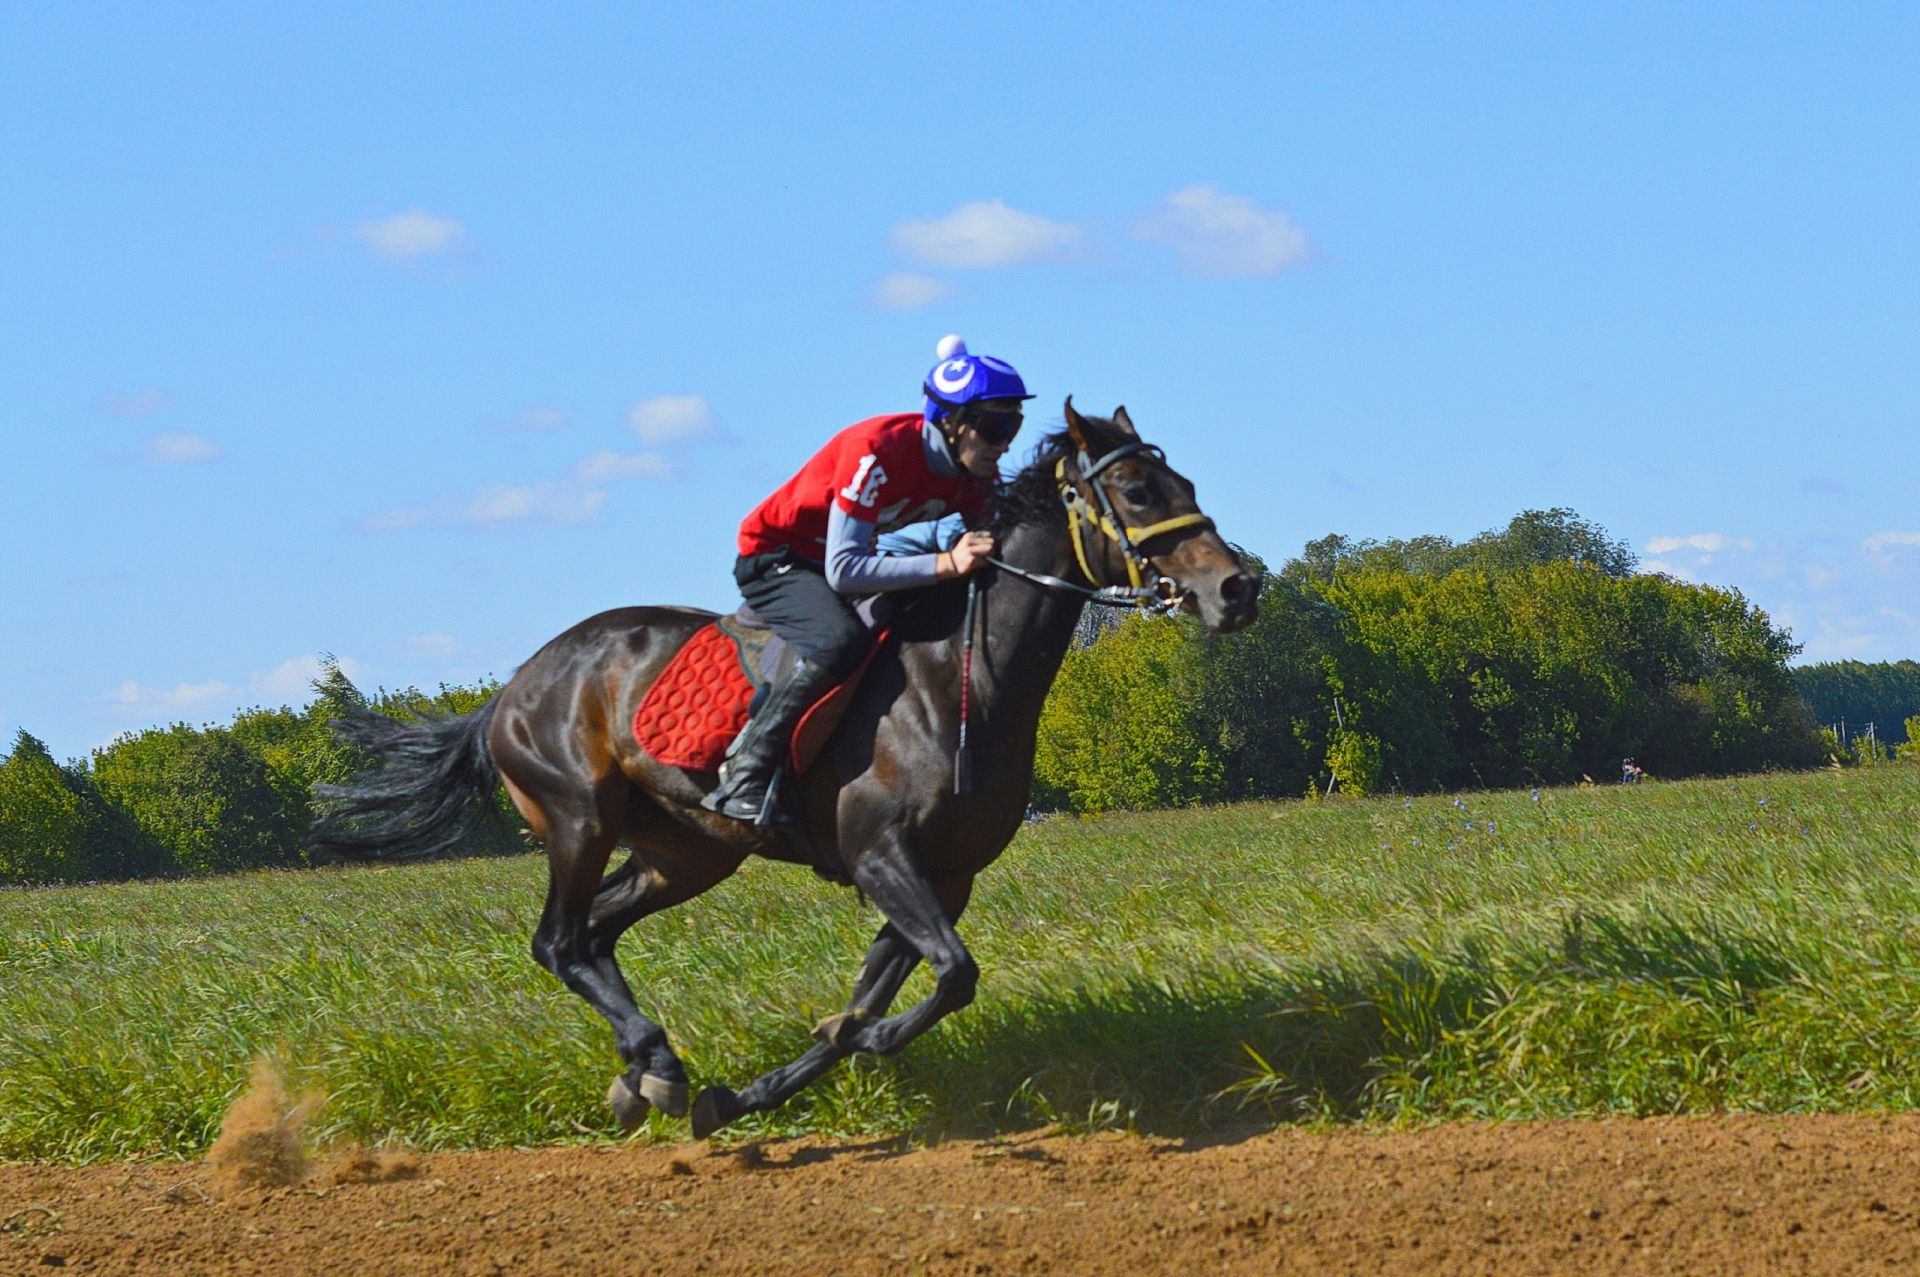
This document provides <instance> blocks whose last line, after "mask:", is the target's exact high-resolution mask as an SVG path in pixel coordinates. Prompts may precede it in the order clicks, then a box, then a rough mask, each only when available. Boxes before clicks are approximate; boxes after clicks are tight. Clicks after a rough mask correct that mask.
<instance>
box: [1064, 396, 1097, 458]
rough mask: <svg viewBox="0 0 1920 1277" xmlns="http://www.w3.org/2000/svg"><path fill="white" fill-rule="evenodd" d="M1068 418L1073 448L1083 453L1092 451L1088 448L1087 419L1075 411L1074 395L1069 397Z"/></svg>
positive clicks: (1069, 434)
mask: <svg viewBox="0 0 1920 1277" xmlns="http://www.w3.org/2000/svg"><path fill="white" fill-rule="evenodd" d="M1066 418H1067V435H1068V437H1069V438H1071V439H1072V440H1073V446H1074V447H1076V448H1078V449H1080V451H1081V452H1090V451H1092V450H1091V449H1090V448H1088V446H1087V434H1088V430H1087V419H1086V418H1085V417H1082V416H1081V415H1080V414H1079V413H1077V412H1075V411H1074V408H1073V396H1072V395H1068V396H1067V407H1066Z"/></svg>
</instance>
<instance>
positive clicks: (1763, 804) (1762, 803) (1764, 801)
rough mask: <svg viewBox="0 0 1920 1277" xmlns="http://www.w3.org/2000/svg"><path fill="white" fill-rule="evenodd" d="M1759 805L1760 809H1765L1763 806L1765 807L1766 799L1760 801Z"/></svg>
mask: <svg viewBox="0 0 1920 1277" xmlns="http://www.w3.org/2000/svg"><path fill="white" fill-rule="evenodd" d="M1760 805H1761V806H1762V807H1765V806H1766V805H1767V800H1766V799H1764V798H1762V799H1761V800H1760Z"/></svg>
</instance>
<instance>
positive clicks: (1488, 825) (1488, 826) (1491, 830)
mask: <svg viewBox="0 0 1920 1277" xmlns="http://www.w3.org/2000/svg"><path fill="white" fill-rule="evenodd" d="M1487 833H1488V834H1492V833H1493V822H1492V821H1491V820H1489V821H1488V822H1487Z"/></svg>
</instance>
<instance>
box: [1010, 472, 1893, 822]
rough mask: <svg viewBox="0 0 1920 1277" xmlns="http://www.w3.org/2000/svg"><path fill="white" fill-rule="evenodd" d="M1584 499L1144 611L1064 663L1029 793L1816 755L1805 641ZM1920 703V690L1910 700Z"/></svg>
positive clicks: (1497, 776) (1181, 798)
mask: <svg viewBox="0 0 1920 1277" xmlns="http://www.w3.org/2000/svg"><path fill="white" fill-rule="evenodd" d="M1634 563H1635V560H1634V556H1633V553H1632V551H1631V550H1630V549H1629V548H1628V547H1627V546H1626V545H1625V544H1624V543H1623V542H1620V541H1617V540H1615V539H1613V538H1611V537H1609V536H1608V535H1607V534H1606V532H1605V531H1604V529H1601V528H1599V527H1598V526H1596V525H1594V524H1592V523H1589V522H1587V521H1586V520H1584V519H1581V518H1580V517H1579V516H1578V515H1576V514H1575V513H1574V512H1573V511H1571V510H1565V509H1555V510H1546V511H1527V512H1525V513H1523V514H1521V515H1519V516H1518V517H1516V518H1515V519H1513V520H1512V521H1511V522H1510V523H1509V524H1508V525H1507V526H1506V527H1505V528H1503V529H1497V530H1492V531H1488V532H1485V533H1482V534H1481V535H1479V536H1477V537H1474V538H1473V539H1471V540H1469V541H1465V542H1460V543H1456V542H1453V541H1451V540H1449V539H1447V538H1445V537H1419V538H1415V539H1412V540H1404V541H1403V540H1394V541H1384V542H1376V541H1355V540H1351V539H1349V538H1346V537H1341V536H1331V537H1326V538H1323V539H1321V540H1318V541H1314V542H1311V543H1309V544H1308V545H1307V547H1306V549H1305V551H1304V552H1303V553H1302V554H1301V555H1300V557H1298V558H1296V559H1292V560H1290V561H1288V562H1287V563H1285V564H1283V565H1281V566H1280V567H1279V568H1278V569H1268V568H1267V567H1266V566H1264V565H1262V567H1261V572H1262V588H1261V605H1260V617H1259V619H1258V620H1257V621H1256V622H1255V623H1254V624H1253V626H1251V627H1250V628H1249V629H1248V630H1246V631H1243V632H1241V633H1239V634H1234V635H1227V636H1221V637H1213V636H1208V635H1207V634H1205V633H1204V632H1203V631H1201V630H1200V628H1199V627H1198V626H1197V625H1195V624H1193V623H1191V622H1188V621H1182V620H1177V621H1175V622H1173V623H1168V622H1166V621H1161V620H1152V619H1145V618H1135V619H1130V620H1127V621H1125V622H1123V623H1121V624H1119V625H1118V626H1115V627H1112V628H1111V629H1110V630H1108V631H1107V632H1104V633H1102V634H1100V635H1099V636H1098V638H1097V639H1096V640H1095V641H1092V642H1090V643H1087V644H1084V645H1082V646H1080V647H1078V648H1076V649H1075V650H1074V651H1072V652H1070V653H1069V654H1068V657H1067V661H1066V664H1065V666H1064V667H1063V668H1062V670H1061V674H1060V678H1059V680H1058V681H1057V682H1056V684H1055V686H1054V691H1053V696H1052V698H1051V700H1050V701H1049V702H1048V706H1047V710H1046V714H1045V716H1044V717H1043V719H1042V722H1041V729H1040V748H1039V753H1038V756H1037V758H1036V766H1035V770H1036V785H1035V788H1036V797H1037V799H1038V801H1039V802H1041V804H1042V805H1044V806H1048V807H1054V808H1069V809H1078V810H1101V809H1107V808H1114V807H1137V806H1161V805H1169V804H1182V803H1194V802H1214V801H1223V800H1234V799H1244V798H1256V797H1268V796H1273V795H1300V794H1309V793H1311V794H1324V793H1326V792H1328V790H1329V789H1340V790H1344V791H1345V792H1347V793H1350V794H1367V793H1376V792H1381V791H1385V790H1400V791H1408V792H1419V791H1426V790H1435V789H1461V788H1475V787H1485V788H1499V787H1505V786H1518V785H1530V784H1567V783H1577V782H1579V781H1581V780H1582V779H1583V778H1585V779H1592V780H1595V781H1603V780H1614V779H1618V778H1619V777H1620V775H1621V771H1622V762H1623V760H1624V759H1626V758H1629V757H1631V758H1633V759H1634V760H1635V761H1636V763H1637V764H1638V765H1639V766H1640V767H1642V768H1644V769H1645V770H1646V771H1647V772H1648V773H1650V774H1653V775H1655V776H1669V777H1677V776H1688V775H1699V774H1712V773H1727V772H1740V771H1754V770H1759V769H1762V768H1766V767H1806V766H1814V765H1819V764H1821V763H1824V762H1826V761H1829V760H1830V759H1836V758H1839V757H1841V756H1842V755H1844V754H1845V753H1846V751H1845V750H1844V749H1842V748H1841V747H1840V746H1839V745H1838V744H1837V742H1834V741H1833V740H1831V739H1829V738H1828V737H1826V736H1824V735H1823V733H1822V732H1821V730H1820V727H1819V724H1818V721H1817V719H1816V717H1815V716H1814V715H1813V714H1812V713H1810V712H1809V710H1808V708H1807V706H1806V703H1805V702H1804V701H1803V700H1802V698H1801V696H1800V694H1799V692H1798V689H1797V688H1796V685H1795V682H1794V678H1793V675H1792V674H1791V672H1790V671H1789V670H1788V668H1787V661H1788V660H1789V659H1790V658H1791V657H1792V656H1793V655H1794V654H1795V653H1796V652H1797V651H1798V650H1799V649H1798V647H1797V646H1796V645H1795V644H1794V643H1793V642H1792V640H1791V638H1790V636H1789V635H1788V634H1787V633H1786V632H1784V631H1782V630H1780V629H1778V628H1776V627H1775V626H1774V625H1773V624H1772V622H1771V621H1770V620H1769V618H1768V617H1767V615H1766V613H1765V612H1763V611H1761V610H1760V609H1759V608H1756V607H1754V606H1753V605H1752V604H1750V603H1749V602H1748V601H1747V600H1746V599H1745V598H1743V597H1742V596H1741V595H1740V594H1739V592H1738V591H1733V590H1720V589H1715V588H1712V587H1709V586H1701V585H1691V584H1688V583H1686V582H1682V581H1677V580H1674V579H1672V578H1671V577H1667V576H1662V575H1653V574H1648V575H1637V574H1635V572H1634ZM1913 708H1914V710H1915V711H1916V712H1920V703H1916V704H1915V705H1914V707H1913Z"/></svg>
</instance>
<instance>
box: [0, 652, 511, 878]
mask: <svg viewBox="0 0 1920 1277" xmlns="http://www.w3.org/2000/svg"><path fill="white" fill-rule="evenodd" d="M315 690H316V692H317V693H318V696H317V697H316V699H315V700H314V701H313V703H312V704H311V705H308V706H307V707H306V708H304V709H292V708H288V707H281V708H279V709H258V710H252V711H249V712H246V713H243V714H240V715H238V716H237V717H236V718H235V719H234V720H233V722H232V723H231V724H228V725H225V726H215V725H209V726H203V727H192V726H189V725H188V724H185V723H174V724H172V725H170V726H167V727H159V728H153V729H151V730H148V731H144V732H137V733H132V734H129V735H126V736H122V737H120V738H118V739H117V740H115V741H114V742H113V743H112V744H110V745H108V746H106V747H105V748H104V749H99V750H95V751H94V753H93V755H92V756H91V757H90V758H88V759H86V760H77V761H70V762H66V763H60V762H56V761H55V760H54V758H53V756H52V755H51V754H50V753H48V751H47V747H46V745H45V744H44V743H42V742H41V741H40V740H38V739H36V738H35V737H34V736H32V735H31V734H29V733H28V732H27V731H25V730H24V729H22V730H21V731H20V732H19V733H18V735H17V736H16V737H15V739H14V742H13V750H12V752H11V753H10V754H9V755H8V756H7V758H6V759H5V761H4V762H0V883H39V882H89V881H102V880H117V879H128V878H148V877H174V876H184V875H192V874H210V873H225V872H230V871H232V870H237V869H260V868H274V867H287V866H298V865H305V864H309V863H311V861H312V858H311V856H310V855H309V853H308V851H307V849H306V846H305V834H306V830H307V827H308V825H309V824H311V823H312V820H313V814H314V812H313V786H314V785H315V784H318V783H339V782H340V781H343V780H345V779H346V778H347V777H349V776H351V775H352V774H353V773H354V772H355V771H357V770H359V769H360V768H361V767H362V766H364V765H366V763H367V761H368V760H366V759H363V758H360V757H358V756H357V755H356V754H355V752H354V751H353V750H351V749H350V748H349V747H348V746H346V745H344V744H343V743H342V742H341V741H339V740H338V739H337V738H336V737H335V736H334V733H333V730H332V724H333V720H334V719H335V718H336V717H338V715H339V713H340V710H341V708H342V707H343V706H345V705H349V704H359V705H370V706H371V707H372V708H375V709H378V710H380V711H381V712H383V713H387V714H393V715H396V716H404V715H408V714H415V713H436V714H449V713H451V714H463V713H465V712H467V711H468V710H471V709H474V708H476V707H478V706H479V705H480V704H482V703H483V702H485V701H486V699H487V698H488V697H490V696H492V695H493V693H494V692H496V691H498V690H499V684H497V683H493V682H486V683H482V684H479V685H476V686H473V687H448V686H444V685H443V686H442V687H441V688H440V690H439V691H438V692H437V693H434V694H427V693H423V692H421V691H419V690H417V689H413V688H408V689H405V690H403V691H398V692H379V693H376V694H375V695H374V696H373V697H372V698H367V697H364V696H363V695H362V694H361V693H360V692H359V691H358V690H357V689H356V688H355V687H354V686H353V684H352V683H351V682H349V681H348V680H347V678H346V676H345V675H344V674H342V673H341V672H340V669H339V667H338V666H336V665H333V664H332V663H331V662H329V663H328V664H327V666H326V668H325V671H324V673H323V675H322V677H321V678H320V680H318V682H317V683H316V685H315ZM497 798H498V804H499V809H500V811H501V813H502V815H503V816H504V815H505V813H506V811H507V805H506V799H505V796H504V793H502V794H501V795H498V796H497ZM525 847H526V843H525V841H524V839H523V837H522V835H521V834H520V832H519V828H518V821H517V820H515V821H508V820H505V819H503V820H501V821H498V822H494V823H493V824H491V825H486V824H483V825H482V826H480V827H479V829H478V830H477V832H476V833H475V835H474V841H473V842H472V844H471V848H472V850H474V851H477V852H481V853H502V852H509V851H520V850H524V849H525Z"/></svg>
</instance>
